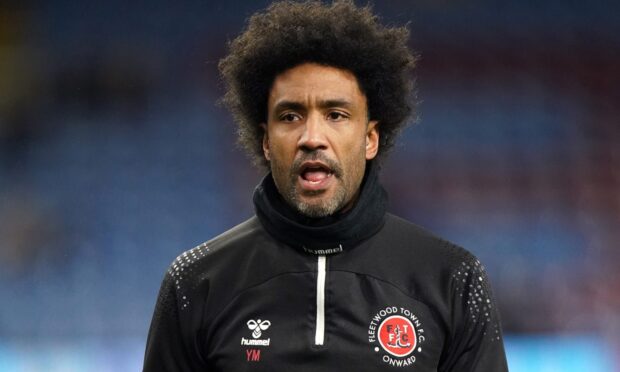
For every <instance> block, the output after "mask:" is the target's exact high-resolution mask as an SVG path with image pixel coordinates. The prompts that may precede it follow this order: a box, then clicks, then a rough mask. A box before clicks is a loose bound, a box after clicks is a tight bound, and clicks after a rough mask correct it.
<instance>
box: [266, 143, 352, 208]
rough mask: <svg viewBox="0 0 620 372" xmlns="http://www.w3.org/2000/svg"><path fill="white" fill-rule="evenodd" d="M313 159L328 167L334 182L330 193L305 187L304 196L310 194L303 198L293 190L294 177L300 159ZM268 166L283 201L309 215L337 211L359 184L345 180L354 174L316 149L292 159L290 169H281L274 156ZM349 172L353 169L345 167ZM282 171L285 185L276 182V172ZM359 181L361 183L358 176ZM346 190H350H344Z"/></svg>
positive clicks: (297, 170) (296, 175) (294, 187)
mask: <svg viewBox="0 0 620 372" xmlns="http://www.w3.org/2000/svg"><path fill="white" fill-rule="evenodd" d="M316 160H319V161H321V162H323V163H325V164H326V165H327V166H329V168H330V169H331V170H332V174H331V176H330V177H334V178H335V180H334V181H335V182H336V184H335V185H333V186H332V188H334V190H333V195H332V196H331V197H325V198H321V194H324V193H326V192H327V191H326V190H318V191H311V192H308V191H306V192H305V196H306V197H308V196H309V197H311V200H304V199H303V197H302V196H301V193H300V192H298V190H297V178H298V177H299V174H300V173H299V170H300V167H301V165H302V163H303V162H305V161H316ZM271 170H272V173H273V176H274V181H275V183H276V187H277V188H278V191H279V192H280V195H282V197H283V198H284V200H285V201H286V203H287V204H288V205H289V206H291V207H293V208H294V209H295V210H297V212H299V213H301V214H302V215H304V216H306V217H310V218H322V217H327V216H331V215H333V214H334V213H336V212H338V211H340V210H341V209H343V208H344V207H345V206H346V205H347V203H348V202H349V201H350V200H351V198H352V197H353V195H354V194H355V191H357V189H358V188H359V187H360V185H359V184H358V185H349V184H347V180H348V181H349V182H351V181H353V178H355V177H354V175H353V174H347V175H346V176H345V174H344V171H343V169H342V167H341V166H340V164H338V163H337V162H335V161H333V160H331V159H329V158H327V157H325V156H323V154H322V153H320V152H311V153H307V154H305V155H303V156H301V157H299V158H298V159H296V160H295V161H294V162H293V164H292V165H291V167H290V169H284V167H283V166H282V164H280V163H279V162H278V161H277V160H276V159H271ZM349 172H354V173H355V171H354V170H353V169H349ZM285 173H286V174H287V176H286V178H287V181H288V182H286V184H285V185H280V184H279V182H278V180H279V178H280V177H279V175H281V174H285ZM361 173H362V174H363V170H361ZM359 181H360V184H361V178H360V180H359ZM348 190H352V191H351V192H348Z"/></svg>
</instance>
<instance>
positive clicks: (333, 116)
mask: <svg viewBox="0 0 620 372" xmlns="http://www.w3.org/2000/svg"><path fill="white" fill-rule="evenodd" d="M327 118H328V119H329V120H331V121H342V120H346V119H348V118H349V116H348V115H346V114H345V113H343V112H340V111H331V112H330V113H328V114H327Z"/></svg>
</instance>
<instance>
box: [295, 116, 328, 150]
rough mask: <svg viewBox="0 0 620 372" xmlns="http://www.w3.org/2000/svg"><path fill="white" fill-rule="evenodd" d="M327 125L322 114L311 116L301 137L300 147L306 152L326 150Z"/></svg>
mask: <svg viewBox="0 0 620 372" xmlns="http://www.w3.org/2000/svg"><path fill="white" fill-rule="evenodd" d="M326 129H327V126H326V123H324V122H323V120H322V118H321V115H320V114H310V115H308V118H307V119H306V122H305V124H304V126H303V133H302V134H301V137H299V142H298V143H297V145H298V147H299V148H300V149H302V150H304V151H316V150H325V149H326V148H327V144H328V142H327V137H326V133H325V130H326Z"/></svg>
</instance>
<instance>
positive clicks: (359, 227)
mask: <svg viewBox="0 0 620 372" xmlns="http://www.w3.org/2000/svg"><path fill="white" fill-rule="evenodd" d="M253 199H254V208H255V210H256V215H257V216H258V219H259V220H260V222H261V223H262V225H263V226H264V227H265V230H267V232H268V233H269V234H271V235H272V236H274V237H275V238H276V239H278V240H280V241H282V242H284V243H286V244H287V245H289V246H291V247H294V248H296V249H300V250H302V251H305V252H307V253H313V254H332V253H339V252H342V251H345V250H348V249H351V248H353V247H355V246H356V245H357V243H359V242H361V241H362V240H365V239H367V238H369V237H371V236H372V235H374V234H375V233H376V232H377V231H379V229H381V227H382V226H383V224H384V219H385V211H386V205H387V193H386V192H385V190H384V189H383V187H382V186H381V184H380V183H379V177H378V169H377V165H375V164H374V162H368V163H367V167H366V174H365V175H364V179H363V180H362V185H361V190H360V193H359V196H358V199H357V201H356V202H355V205H354V206H353V208H351V209H349V210H348V211H347V212H344V213H338V212H337V213H335V214H333V215H331V216H327V217H323V218H310V217H306V216H304V215H302V214H300V213H299V212H297V211H296V210H295V209H294V208H292V207H291V206H289V205H288V204H287V203H286V201H285V200H284V199H283V198H282V196H281V195H280V193H279V192H278V189H277V188H276V185H275V183H274V181H273V177H272V175H271V173H268V174H267V175H266V176H265V177H264V178H263V180H262V181H261V183H260V184H259V185H258V186H257V187H256V189H255V190H254V198H253Z"/></svg>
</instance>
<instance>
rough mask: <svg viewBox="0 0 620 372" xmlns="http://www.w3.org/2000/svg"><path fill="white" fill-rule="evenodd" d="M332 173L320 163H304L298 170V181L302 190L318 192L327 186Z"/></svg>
mask: <svg viewBox="0 0 620 372" xmlns="http://www.w3.org/2000/svg"><path fill="white" fill-rule="evenodd" d="M333 174H334V172H333V171H332V169H331V168H330V167H328V166H327V165H326V164H324V163H322V162H314V161H310V162H305V163H303V164H302V165H301V167H300V170H299V181H300V184H301V187H302V189H305V190H308V191H318V190H322V189H325V188H326V187H327V186H329V183H330V182H331V179H332V176H333Z"/></svg>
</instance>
